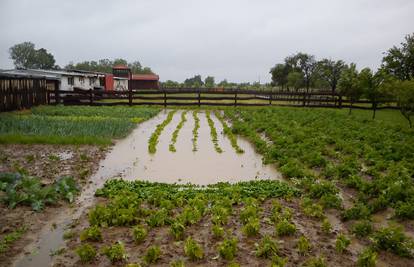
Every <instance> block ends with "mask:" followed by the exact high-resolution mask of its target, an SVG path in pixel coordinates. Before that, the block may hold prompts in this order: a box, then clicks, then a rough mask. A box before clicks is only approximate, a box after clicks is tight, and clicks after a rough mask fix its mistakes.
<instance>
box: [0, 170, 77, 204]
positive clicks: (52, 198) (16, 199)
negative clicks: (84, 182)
mask: <svg viewBox="0 0 414 267" xmlns="http://www.w3.org/2000/svg"><path fill="white" fill-rule="evenodd" d="M0 192H1V194H0V201H1V202H2V203H4V204H5V205H7V206H8V207H9V208H11V209H13V208H15V207H17V206H19V205H23V206H29V207H31V208H32V209H33V210H34V211H41V210H42V209H44V207H45V206H47V205H56V204H57V203H58V202H59V201H60V200H65V201H67V202H69V203H72V202H73V201H74V199H75V196H76V194H77V193H78V192H79V188H78V185H77V183H76V182H75V180H74V179H73V177H70V176H64V177H60V178H58V179H57V180H56V181H55V182H54V183H53V184H50V185H43V184H42V182H41V180H40V178H38V177H32V176H28V175H26V174H20V173H0Z"/></svg>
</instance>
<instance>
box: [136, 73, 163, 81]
mask: <svg viewBox="0 0 414 267" xmlns="http://www.w3.org/2000/svg"><path fill="white" fill-rule="evenodd" d="M159 79H160V77H159V76H158V75H156V74H133V75H132V80H141V81H158V80H159Z"/></svg>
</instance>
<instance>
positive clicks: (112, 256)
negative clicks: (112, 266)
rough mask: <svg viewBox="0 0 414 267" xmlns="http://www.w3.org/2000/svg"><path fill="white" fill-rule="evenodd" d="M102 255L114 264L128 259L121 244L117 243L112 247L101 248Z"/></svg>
mask: <svg viewBox="0 0 414 267" xmlns="http://www.w3.org/2000/svg"><path fill="white" fill-rule="evenodd" d="M102 254H104V255H105V256H106V257H108V259H109V260H110V261H111V262H112V263H114V262H117V261H124V260H126V259H127V258H128V255H127V254H126V251H125V246H124V244H123V243H122V242H120V241H118V242H116V243H115V244H113V245H112V246H105V247H103V248H102Z"/></svg>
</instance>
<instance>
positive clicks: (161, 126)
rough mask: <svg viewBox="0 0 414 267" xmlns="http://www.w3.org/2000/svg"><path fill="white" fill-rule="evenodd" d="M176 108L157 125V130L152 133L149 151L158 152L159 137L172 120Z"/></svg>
mask: <svg viewBox="0 0 414 267" xmlns="http://www.w3.org/2000/svg"><path fill="white" fill-rule="evenodd" d="M175 112H176V110H172V111H170V112H169V113H168V115H167V118H166V119H165V120H164V121H163V122H161V123H160V124H158V125H157V127H156V128H155V131H154V132H153V133H152V134H151V136H150V139H149V140H148V152H149V153H151V154H154V153H155V152H157V144H158V138H159V136H160V135H161V133H162V131H163V130H164V128H165V127H166V126H167V125H168V124H169V123H170V122H171V121H172V119H173V117H174V114H175Z"/></svg>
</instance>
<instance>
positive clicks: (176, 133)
mask: <svg viewBox="0 0 414 267" xmlns="http://www.w3.org/2000/svg"><path fill="white" fill-rule="evenodd" d="M186 114H187V111H184V112H182V113H181V121H180V123H178V125H177V127H176V128H175V130H174V132H173V134H172V137H171V142H170V146H169V150H170V151H171V152H176V151H177V150H176V148H175V143H176V142H177V138H178V133H179V132H180V130H181V128H183V126H184V123H185V122H186V121H187V120H186V118H185V115H186Z"/></svg>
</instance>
